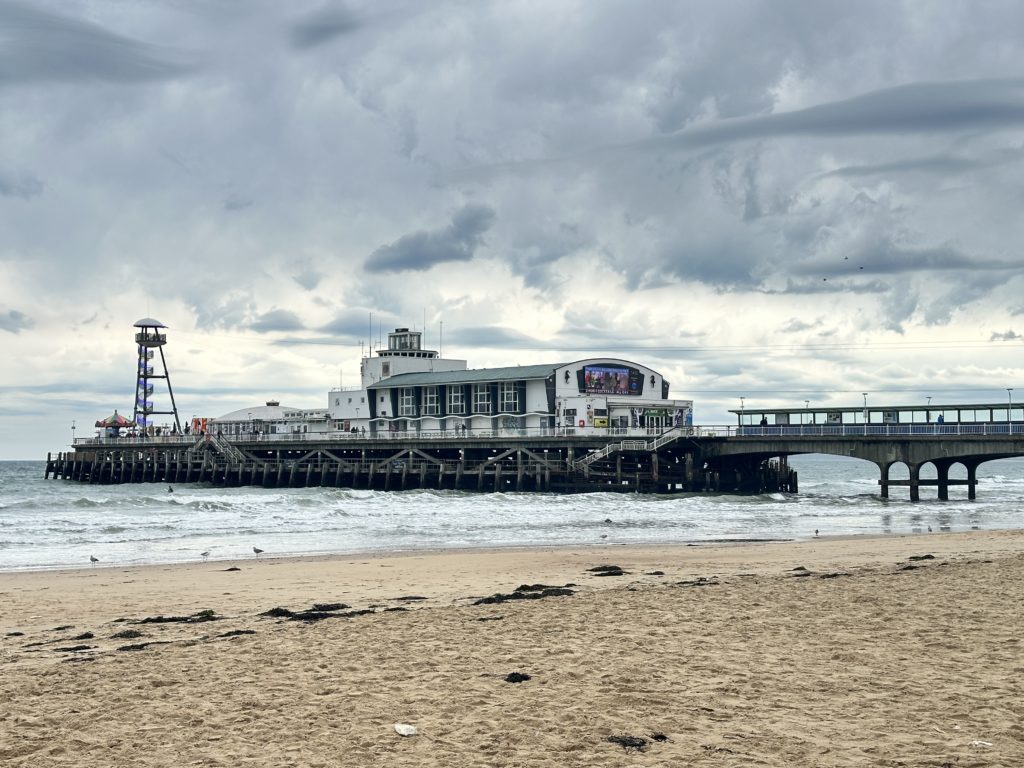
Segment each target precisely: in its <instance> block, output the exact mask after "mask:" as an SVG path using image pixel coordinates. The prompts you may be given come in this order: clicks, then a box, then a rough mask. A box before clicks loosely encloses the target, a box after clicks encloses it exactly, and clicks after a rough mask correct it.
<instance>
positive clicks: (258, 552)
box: [252, 547, 263, 558]
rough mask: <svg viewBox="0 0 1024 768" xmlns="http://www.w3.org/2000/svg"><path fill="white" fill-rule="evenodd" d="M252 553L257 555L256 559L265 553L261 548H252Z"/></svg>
mask: <svg viewBox="0 0 1024 768" xmlns="http://www.w3.org/2000/svg"><path fill="white" fill-rule="evenodd" d="M252 551H253V552H255V553H256V557H257V558H258V557H259V556H260V553H262V552H263V550H262V549H260V548H259V547H253V548H252Z"/></svg>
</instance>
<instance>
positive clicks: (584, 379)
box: [578, 365, 644, 395]
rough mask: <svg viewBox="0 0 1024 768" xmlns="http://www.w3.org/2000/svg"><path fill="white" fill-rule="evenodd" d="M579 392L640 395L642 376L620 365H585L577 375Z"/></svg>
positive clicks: (634, 369)
mask: <svg viewBox="0 0 1024 768" xmlns="http://www.w3.org/2000/svg"><path fill="white" fill-rule="evenodd" d="M578 378H579V385H580V392H585V393H586V394H588V395H642V394H643V393H644V376H643V374H642V373H640V371H639V370H637V369H636V368H627V367H625V366H621V365H585V366H583V368H582V369H580V371H579V374H578Z"/></svg>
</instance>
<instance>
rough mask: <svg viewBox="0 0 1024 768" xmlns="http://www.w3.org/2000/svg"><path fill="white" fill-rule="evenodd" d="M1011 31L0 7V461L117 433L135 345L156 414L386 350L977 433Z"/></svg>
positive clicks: (893, 11) (761, 20)
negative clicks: (159, 387)
mask: <svg viewBox="0 0 1024 768" xmlns="http://www.w3.org/2000/svg"><path fill="white" fill-rule="evenodd" d="M1022 28H1024V6H1021V4H1020V3H1017V2H1011V1H1006V2H1000V1H999V0H992V1H991V2H985V3H952V2H945V3H934V2H924V1H923V0H920V1H915V0H907V1H906V2H891V0H886V1H885V2H883V1H882V0H865V2H860V3H850V2H839V1H838V0H831V1H830V0H823V1H818V2H811V0H806V1H799V2H798V1H797V0H763V1H762V2H757V1H756V0H752V1H751V2H743V3H721V2H712V1H711V0H697V1H695V2H686V3H680V2H676V1H675V0H640V2H624V1H622V0H615V1H612V0H608V1H607V2H601V1H600V0H599V1H598V2H583V1H582V0H578V1H576V2H569V1H566V2H551V3H543V4H538V3H532V2H500V3H498V2H472V3H466V2H456V1H454V0H453V1H452V2H432V3H423V2H413V1H412V0H396V1H395V2H386V1H385V2H371V1H370V0H353V1H352V2H338V1H331V0H308V1H304V0H298V1H297V2H292V3H280V2H275V1H274V0H254V1H253V2H249V3H246V4H245V6H244V9H243V8H241V7H240V6H238V5H237V4H233V3H208V2H200V1H199V0H183V1H182V2H175V3H134V2H123V1H121V0H71V1H70V2H66V1H64V0H33V2H28V1H27V0H26V1H24V2H12V1H11V0H0V137H2V139H0V354H2V355H3V358H4V360H6V361H16V363H15V364H5V365H4V366H3V369H2V372H0V389H2V391H3V392H4V393H5V396H6V397H5V403H4V406H3V407H4V418H3V419H2V420H0V457H8V458H14V457H18V458H20V457H27V458H40V457H42V456H44V455H45V452H46V451H47V450H59V449H60V448H61V447H62V446H63V445H64V444H65V443H66V442H67V440H68V438H69V437H70V424H71V421H72V419H75V420H76V421H77V423H78V424H79V425H82V424H91V423H92V421H94V420H95V419H96V418H99V417H101V416H104V415H107V414H109V413H110V411H112V410H113V408H115V407H116V408H118V409H119V410H130V409H131V400H132V397H133V393H134V384H135V382H134V378H133V368H134V360H133V354H134V347H133V342H132V331H133V329H132V327H131V326H132V323H133V322H134V321H135V320H137V319H139V318H141V317H144V316H153V317H156V318H158V319H159V320H161V321H162V322H163V323H165V324H166V325H168V326H169V330H168V333H169V339H170V343H169V344H168V347H167V348H166V350H165V352H166V354H167V358H168V364H169V365H170V367H171V372H172V378H173V381H174V387H175V390H176V395H178V401H179V406H180V407H181V408H182V409H183V410H185V411H186V412H187V414H186V415H188V416H191V415H192V414H193V413H196V414H202V415H209V416H215V415H218V414H219V413H224V412H227V411H230V410H234V409H236V408H240V407H244V406H246V405H250V404H253V403H256V402H260V401H262V400H263V399H266V398H270V397H277V398H279V399H281V400H282V401H286V402H288V403H289V404H290V405H297V406H307V407H318V406H322V405H323V404H325V403H326V391H327V389H328V388H329V387H332V386H338V385H339V383H343V384H344V385H346V386H348V385H353V384H355V383H356V381H357V378H358V370H359V354H360V348H361V347H360V344H362V349H363V350H364V351H366V350H368V349H370V348H371V346H372V345H374V344H377V343H379V342H380V341H381V340H383V339H384V338H385V337H386V334H387V331H388V330H389V329H390V328H393V327H395V326H408V327H413V328H424V326H425V330H426V333H427V343H428V345H429V346H431V347H432V348H438V347H439V346H443V348H444V352H445V354H446V355H448V356H452V357H457V358H465V359H467V360H468V361H469V363H470V365H471V366H472V367H483V366H488V365H516V364H523V365H526V364H532V363H536V362H542V361H561V360H571V359H578V358H581V357H584V356H587V355H591V354H593V355H597V354H600V355H614V356H621V357H626V358H629V359H633V360H636V361H637V362H641V363H649V364H651V365H653V366H655V367H656V368H658V369H659V370H661V371H663V372H664V374H665V375H666V377H667V378H668V379H669V380H670V381H671V382H672V386H673V394H674V395H675V396H678V397H689V396H692V397H693V398H694V399H695V400H696V403H697V406H696V408H697V419H698V421H701V422H703V423H721V422H723V421H725V420H727V419H728V418H730V417H729V415H728V414H727V409H728V408H731V407H736V406H737V404H738V401H739V396H741V395H743V396H744V397H746V403H747V407H753V408H756V407H757V404H758V403H763V404H764V407H769V406H772V405H779V406H781V405H793V404H795V403H802V401H803V400H804V399H811V400H813V401H815V402H817V403H819V404H825V403H829V402H831V403H837V404H838V403H842V404H849V403H850V402H856V401H858V398H860V397H861V395H860V393H861V392H863V391H868V392H870V393H872V394H871V397H872V399H873V401H874V402H879V403H880V402H883V401H885V402H893V403H903V402H923V401H924V398H925V397H927V396H932V397H933V401H935V399H936V398H937V399H938V400H942V399H947V398H948V399H950V400H955V399H964V398H967V399H975V398H977V399H985V400H993V401H996V402H1001V401H1002V400H1003V399H1005V395H1006V392H1005V388H1006V387H1017V388H1019V390H1020V391H1024V376H1022V372H1024V366H1022V364H1021V352H1022V351H1024V350H1022V347H1024V309H1022V305H1021V300H1020V296H1021V295H1022V289H1024V273H1022V268H1024V256H1022V254H1021V251H1020V248H1019V243H1021V242H1024V220H1022V219H1021V217H1020V216H1019V211H1020V209H1021V204H1022V202H1024V201H1022V196H1024V195H1022V189H1021V184H1020V176H1021V167H1022V165H1021V159H1022V158H1024V49H1022V47H1021V46H1020V43H1019V30H1020V29H1022ZM85 318H87V320H85ZM442 328H443V330H442ZM1000 392H1001V393H1002V395H1000V394H999V393H1000Z"/></svg>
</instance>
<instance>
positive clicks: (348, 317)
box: [317, 309, 395, 339]
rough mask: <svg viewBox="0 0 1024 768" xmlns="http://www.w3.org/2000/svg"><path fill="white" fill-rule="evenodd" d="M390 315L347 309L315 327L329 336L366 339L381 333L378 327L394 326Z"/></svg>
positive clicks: (393, 320)
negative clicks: (329, 320)
mask: <svg viewBox="0 0 1024 768" xmlns="http://www.w3.org/2000/svg"><path fill="white" fill-rule="evenodd" d="M394 323H395V318H394V316H392V315H380V314H378V313H376V312H374V313H373V314H372V316H371V314H370V313H369V312H365V311H360V310H358V309H347V310H345V311H343V312H339V313H338V314H337V315H336V316H335V318H334V319H333V320H331V322H329V323H327V324H326V325H322V326H320V327H319V328H317V330H318V331H320V332H321V333H326V334H328V335H330V336H343V337H348V338H351V339H366V338H369V337H372V336H376V335H377V334H378V333H381V332H382V331H380V330H379V329H381V328H384V327H387V328H391V327H393V326H394Z"/></svg>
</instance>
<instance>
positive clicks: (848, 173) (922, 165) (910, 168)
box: [822, 155, 1003, 177]
mask: <svg viewBox="0 0 1024 768" xmlns="http://www.w3.org/2000/svg"><path fill="white" fill-rule="evenodd" d="M997 162H1003V160H1001V159H1000V160H998V161H996V160H982V159H977V158H969V157H956V156H954V155H930V156H928V157H914V158H909V159H907V160H898V161H895V162H892V163H878V164H875V165H848V166H844V167H842V168H836V169H835V170H834V171H829V172H828V173H823V174H822V176H823V177H826V176H840V177H857V176H883V175H889V174H895V173H936V174H940V175H943V176H951V175H954V174H958V173H967V172H970V171H975V170H978V169H980V168H989V167H991V166H993V165H996V164H997Z"/></svg>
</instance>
